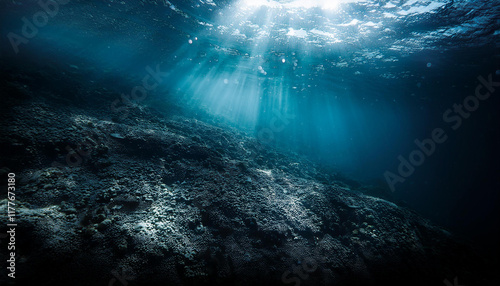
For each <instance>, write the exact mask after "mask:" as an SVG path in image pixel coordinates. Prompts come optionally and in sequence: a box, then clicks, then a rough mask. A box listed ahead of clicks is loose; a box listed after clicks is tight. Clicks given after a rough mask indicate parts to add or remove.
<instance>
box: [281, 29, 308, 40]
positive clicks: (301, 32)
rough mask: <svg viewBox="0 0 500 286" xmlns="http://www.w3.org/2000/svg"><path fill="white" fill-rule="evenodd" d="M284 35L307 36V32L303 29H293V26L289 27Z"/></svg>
mask: <svg viewBox="0 0 500 286" xmlns="http://www.w3.org/2000/svg"><path fill="white" fill-rule="evenodd" d="M286 35H287V36H290V37H297V38H307V32H306V31H305V30H304V29H300V30H295V29H293V28H289V30H288V33H287V34H286Z"/></svg>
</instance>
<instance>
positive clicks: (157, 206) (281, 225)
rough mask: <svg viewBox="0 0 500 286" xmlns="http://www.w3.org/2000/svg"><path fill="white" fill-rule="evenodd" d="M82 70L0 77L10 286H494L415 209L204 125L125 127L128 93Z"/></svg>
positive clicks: (150, 117) (136, 119)
mask: <svg viewBox="0 0 500 286" xmlns="http://www.w3.org/2000/svg"><path fill="white" fill-rule="evenodd" d="M24 71H26V69H24ZM79 73H83V71H81V70H80V71H76V70H72V71H71V73H68V74H66V75H63V74H58V75H57V76H56V71H55V70H51V69H50V68H45V69H44V70H43V72H31V73H27V72H23V73H21V72H19V71H16V70H10V71H9V73H8V75H5V76H4V77H2V81H3V82H2V87H5V88H3V89H2V102H3V103H2V104H3V107H2V113H1V115H0V116H1V122H2V128H1V130H0V132H1V134H0V147H1V148H0V152H1V157H2V164H1V165H2V166H1V167H4V168H3V169H2V170H1V172H2V176H3V175H5V173H8V172H15V173H16V175H17V179H18V181H17V182H18V183H17V184H18V191H17V197H16V200H17V203H18V205H17V209H16V211H17V217H18V225H19V227H18V232H17V234H16V236H17V244H18V249H19V250H18V262H17V273H16V274H17V277H18V278H17V280H16V283H17V285H258V284H260V285H297V286H298V285H394V284H395V283H399V284H400V285H443V281H444V280H445V279H448V280H449V281H451V282H450V283H453V279H454V278H455V277H457V276H458V277H459V282H460V284H463V285H490V284H488V282H487V280H485V279H486V275H487V271H486V268H485V267H486V266H485V265H483V263H484V262H483V261H482V260H481V259H480V258H479V257H478V256H476V255H475V254H474V252H473V251H472V250H471V249H469V248H468V247H467V246H465V245H463V244H461V243H459V242H457V241H456V239H455V238H454V237H453V236H452V235H451V234H449V233H448V232H446V231H445V230H443V229H441V228H439V227H437V226H435V225H432V224H431V223H430V222H429V221H427V220H425V219H423V218H421V217H419V215H417V214H415V213H414V212H412V211H410V210H408V209H405V208H401V207H399V206H397V205H395V204H394V203H391V202H389V201H386V200H383V199H380V198H376V197H371V196H368V195H365V194H363V193H361V192H359V191H358V190H357V188H358V187H357V186H353V185H352V184H349V183H345V182H343V181H342V180H341V179H340V176H337V175H335V174H332V173H324V172H321V171H319V169H318V167H317V166H315V165H314V164H313V163H311V162H309V161H307V160H306V159H304V158H301V157H300V156H298V155H294V154H286V153H283V152H278V151H275V150H273V149H272V148H270V147H266V146H264V145H262V144H260V143H259V142H257V141H256V140H255V139H253V138H251V137H249V136H246V135H244V134H243V133H240V132H237V131H235V130H232V129H230V128H221V127H220V126H218V125H220V124H217V123H214V122H209V121H208V120H207V122H203V121H199V120H196V119H192V118H191V117H190V116H187V115H185V114H184V115H183V114H176V115H175V114H174V115H172V114H169V115H166V114H162V113H160V112H158V111H155V110H153V109H152V108H149V107H146V106H144V105H134V106H131V107H130V108H129V113H128V114H127V116H126V117H125V118H120V117H119V116H116V114H113V113H112V112H110V111H109V105H110V102H112V101H113V100H114V99H115V98H118V97H119V94H117V93H116V92H114V91H113V90H112V89H109V88H106V87H103V86H98V85H90V84H85V83H80V84H78V83H79V81H80V80H81V78H84V77H85V75H80V77H79V76H78V75H79ZM54 78H55V79H54ZM51 81H59V82H65V85H66V86H65V87H61V86H58V88H53V87H51V85H50V82H51ZM3 177H5V176H3ZM2 183H4V182H2ZM6 213H7V210H6V201H5V200H4V201H2V203H1V205H0V217H1V219H2V221H6V220H7V218H6ZM5 227H6V226H5V225H4V224H2V225H1V227H0V228H1V231H2V233H5V231H6V229H5ZM1 239H2V240H3V238H1ZM2 245H3V243H2ZM0 254H1V257H7V256H6V255H7V253H6V248H5V247H2V248H1V249H0ZM483 270H484V271H485V272H484V273H483V272H482V271H483ZM0 279H6V278H5V275H2V277H1V278H0ZM4 282H5V281H4ZM30 283H31V284H30ZM2 285H4V284H3V282H2ZM450 285H452V284H450Z"/></svg>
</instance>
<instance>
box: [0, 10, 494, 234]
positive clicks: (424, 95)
mask: <svg viewBox="0 0 500 286" xmlns="http://www.w3.org/2000/svg"><path fill="white" fill-rule="evenodd" d="M59 2H60V4H58V5H55V6H54V5H52V6H47V7H45V8H44V7H43V6H41V5H40V4H39V3H37V1H3V2H2V4H1V8H2V12H1V13H2V15H1V19H2V26H1V29H2V54H1V56H2V60H3V61H16V62H18V63H19V64H21V63H22V62H23V61H34V62H38V63H40V64H42V65H48V66H53V67H60V68H61V70H67V69H69V70H71V69H77V70H79V71H85V73H87V74H88V78H87V79H85V80H87V81H88V82H87V84H88V83H90V84H92V83H93V84H103V85H107V86H111V87H112V88H114V89H115V90H117V91H118V92H122V93H125V94H130V93H131V91H133V88H134V87H135V86H139V87H141V86H144V85H143V82H142V81H141V80H142V79H144V78H145V77H146V76H149V77H148V79H147V82H148V83H150V85H151V87H152V85H154V87H152V88H151V89H152V91H151V92H149V93H148V95H147V96H145V97H147V98H145V99H144V100H143V98H142V95H141V94H140V93H139V91H136V92H137V93H136V94H134V95H131V96H132V97H133V99H134V100H135V101H137V102H138V104H144V105H148V104H149V105H155V106H157V107H158V108H160V109H161V106H162V102H176V103H178V104H181V105H182V106H184V107H186V108H187V109H189V110H192V111H193V116H199V117H200V119H203V118H207V117H210V118H217V120H218V122H222V124H225V125H227V126H232V127H236V128H239V129H241V130H243V131H245V132H247V133H248V134H249V135H251V136H255V137H256V138H257V139H258V140H260V141H261V142H262V143H263V144H265V145H267V146H269V147H270V148H280V149H283V150H287V151H291V152H296V153H299V154H302V155H304V156H307V157H309V158H310V159H311V160H313V161H316V162H319V163H320V164H321V165H323V166H324V168H325V169H331V170H335V171H337V172H340V173H342V174H343V175H344V176H346V177H348V178H352V179H354V180H358V181H360V182H362V183H363V184H372V185H377V186H379V187H381V188H384V189H385V190H386V191H387V192H388V193H389V194H391V196H393V197H394V199H395V200H397V201H399V202H401V203H405V204H407V205H408V206H410V207H412V208H414V209H416V210H417V211H418V212H420V213H422V214H423V215H424V216H427V217H430V218H432V219H433V220H435V221H437V222H438V223H440V224H442V225H445V226H447V227H450V228H452V229H454V230H455V231H457V232H461V233H464V234H467V235H468V236H469V237H470V238H473V239H481V240H484V241H494V239H496V237H497V236H496V235H498V233H499V221H498V219H497V217H498V207H499V196H498V191H499V190H500V177H499V176H498V174H499V171H500V167H499V160H500V154H499V149H498V144H499V143H500V132H499V129H498V126H499V125H498V123H499V122H500V120H499V119H500V118H499V113H498V108H499V107H500V100H499V97H500V91H498V90H500V86H499V85H500V84H499V83H498V82H500V38H499V36H500V20H499V19H500V5H499V4H500V2H499V1H450V0H441V1H424V0H392V1H385V0H383V1H375V0H366V1H355V0H351V1H326V0H324V1H320V0H317V1H305V0H304V1H300V0H296V1H292V0H290V1H267V0H258V1H250V0H240V1H238V0H236V1H229V0H224V1H216V0H213V1H211V0H203V1H202V0H200V1H173V0H172V1H167V0H164V1H128V0H124V1H110V0H106V1H77V0H73V1H66V2H68V3H67V4H63V3H64V1H59ZM56 6H57V7H56ZM44 11H45V12H44ZM37 13H38V14H37ZM40 13H42V14H40ZM43 13H45V14H43ZM47 13H48V14H47ZM44 15H45V16H44ZM24 17H25V18H24ZM23 19H24V20H23ZM155 77H161V80H160V81H155ZM479 77H481V78H482V80H480V79H479ZM114 78H119V79H121V80H113V79H114ZM123 79H128V81H127V80H123ZM155 83H158V84H157V85H156V84H155ZM477 89H479V93H477V91H476V90H477ZM488 93H489V96H488V97H487V96H486V94H488ZM478 94H480V95H478ZM486 97H487V98H486ZM464 101H465V102H464ZM121 104H122V102H119V103H118V105H117V106H115V109H116V108H119V106H120V105H121ZM455 104H460V105H462V107H460V106H458V107H457V106H454V105H455ZM110 106H111V103H110ZM109 108H111V107H109ZM163 111H166V110H163ZM111 112H114V111H113V110H111ZM172 112H173V111H172ZM416 140H418V142H421V143H420V147H419V144H417V143H415V141H416ZM429 140H430V141H429ZM422 142H424V143H422ZM425 142H426V143H425ZM422 146H423V147H422ZM400 156H401V157H400ZM401 158H402V160H401ZM398 169H399V170H398Z"/></svg>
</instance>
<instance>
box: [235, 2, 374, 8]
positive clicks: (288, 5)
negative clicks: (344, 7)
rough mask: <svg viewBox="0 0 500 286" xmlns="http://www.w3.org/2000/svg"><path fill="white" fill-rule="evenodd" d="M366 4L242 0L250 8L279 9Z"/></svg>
mask: <svg viewBox="0 0 500 286" xmlns="http://www.w3.org/2000/svg"><path fill="white" fill-rule="evenodd" d="M356 2H365V0H291V1H290V0H289V1H285V0H281V1H273V0H242V1H241V3H242V4H243V5H245V6H248V7H264V6H265V7H270V8H277V9H311V8H320V9H323V10H336V9H337V8H338V7H339V4H341V3H356Z"/></svg>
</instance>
